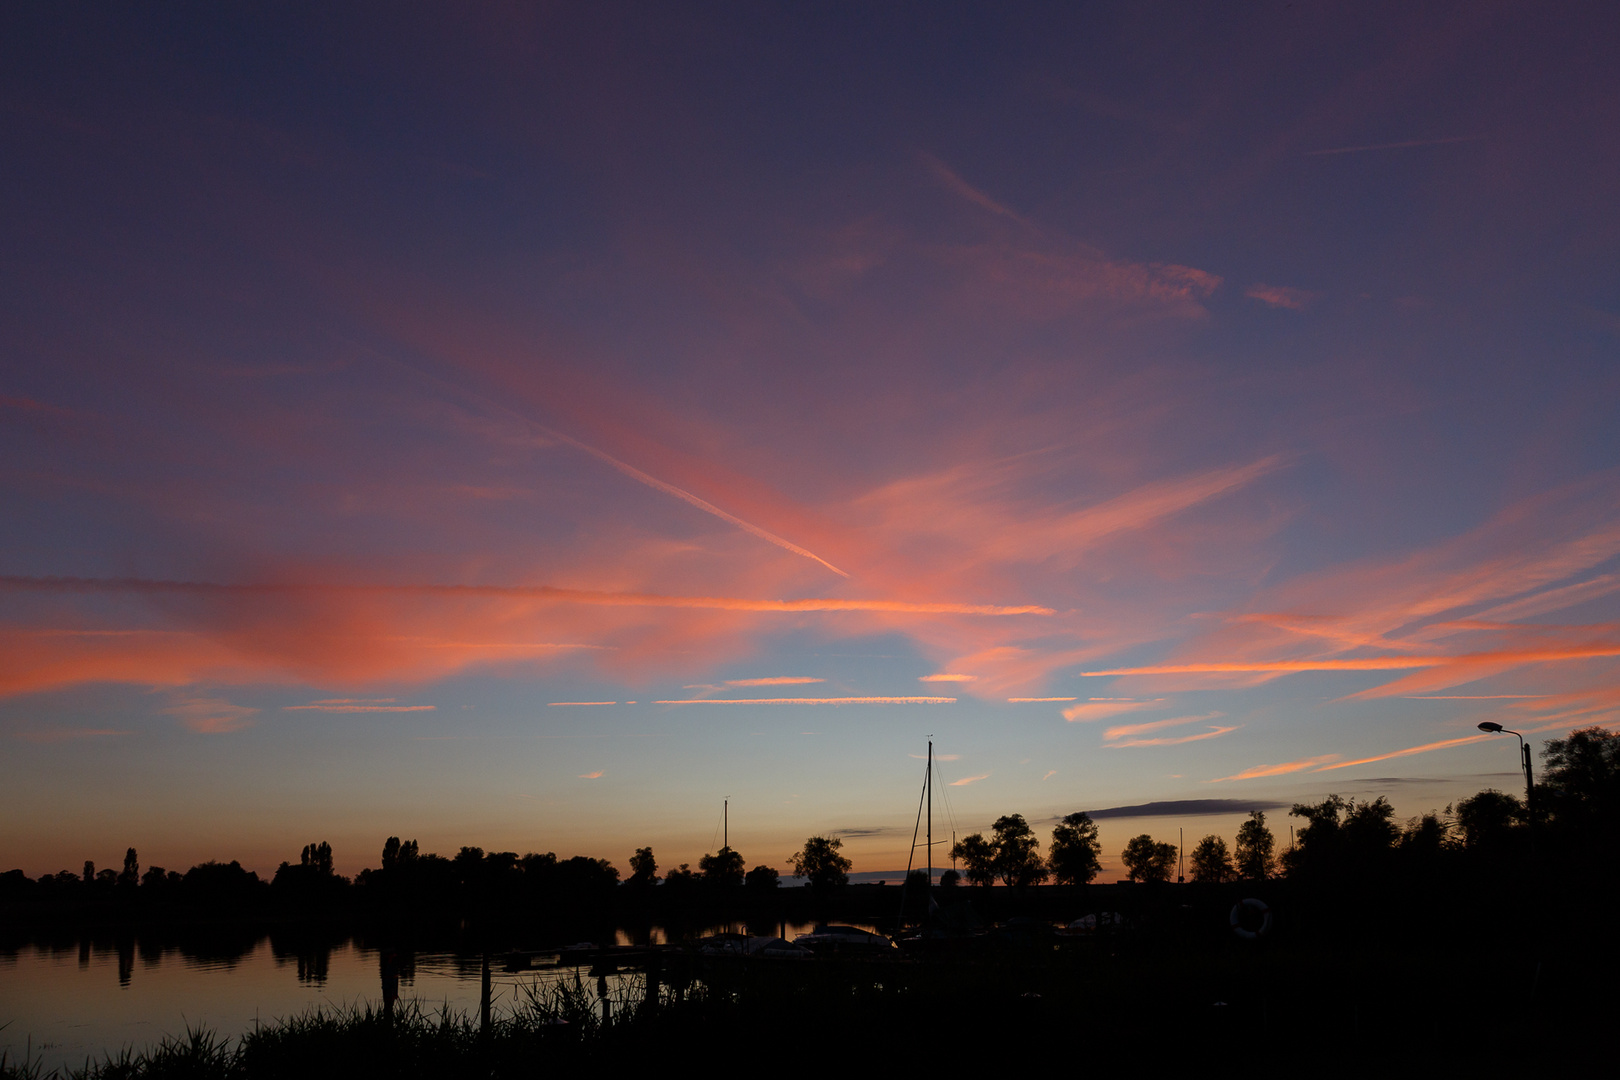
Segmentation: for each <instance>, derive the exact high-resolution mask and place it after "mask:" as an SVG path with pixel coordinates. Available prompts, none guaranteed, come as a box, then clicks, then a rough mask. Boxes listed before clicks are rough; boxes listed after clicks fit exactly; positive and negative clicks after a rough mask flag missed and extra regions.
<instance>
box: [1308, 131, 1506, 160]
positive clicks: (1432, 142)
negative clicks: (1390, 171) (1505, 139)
mask: <svg viewBox="0 0 1620 1080" xmlns="http://www.w3.org/2000/svg"><path fill="white" fill-rule="evenodd" d="M1484 137H1485V136H1483V135H1452V136H1448V137H1447V138H1444V139H1403V140H1401V141H1400V142H1386V143H1366V144H1364V145H1360V146H1334V147H1330V148H1328V149H1326V150H1307V151H1305V156H1306V157H1327V156H1330V155H1335V154H1363V153H1366V152H1367V151H1369V150H1407V149H1410V148H1412V147H1417V146H1447V145H1449V144H1451V143H1465V142H1478V141H1479V140H1480V139H1483V138H1484Z"/></svg>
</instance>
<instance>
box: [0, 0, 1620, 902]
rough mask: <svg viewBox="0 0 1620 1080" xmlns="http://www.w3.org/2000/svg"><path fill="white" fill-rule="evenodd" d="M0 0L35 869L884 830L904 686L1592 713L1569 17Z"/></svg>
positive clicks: (1586, 250)
mask: <svg viewBox="0 0 1620 1080" xmlns="http://www.w3.org/2000/svg"><path fill="white" fill-rule="evenodd" d="M0 19H3V20H4V26H5V32H4V33H3V34H0V51H3V53H0V54H3V56H4V60H5V62H4V64H0V72H3V74H0V133H3V136H0V137H3V138H4V139H5V142H6V144H7V146H8V153H6V154H4V155H0V180H3V182H4V185H5V190H6V191H7V192H8V197H7V198H6V200H5V201H4V203H3V210H0V213H3V214H4V229H5V232H6V235H7V236H8V240H9V242H8V251H7V257H6V258H5V259H4V260H0V275H3V285H4V289H3V290H0V342H3V344H4V349H3V351H0V505H3V506H4V508H5V509H4V512H3V513H0V744H3V745H4V747H5V753H6V758H7V761H8V764H9V769H8V772H9V773H10V774H11V777H12V779H11V780H9V781H8V783H7V784H6V785H5V789H4V791H3V792H0V811H3V813H0V821H3V824H0V864H4V866H5V867H10V866H13V865H17V866H22V867H23V868H25V869H26V870H28V872H30V873H31V874H38V873H44V872H47V871H53V870H56V869H59V868H62V867H69V868H77V866H78V865H79V864H80V863H81V862H82V861H83V859H85V858H92V859H95V860H96V861H97V862H98V864H110V863H112V862H116V861H117V860H118V859H119V858H121V856H122V853H123V850H124V848H125V847H126V846H128V845H134V846H136V847H137V848H138V849H139V850H140V852H141V855H142V861H143V863H146V864H154V863H155V864H160V865H165V866H170V867H183V866H187V865H190V864H191V863H193V862H196V861H200V860H202V859H206V858H226V859H229V858H239V859H241V860H242V861H243V862H244V863H245V864H247V865H250V866H254V867H256V868H258V869H260V870H261V871H267V870H271V869H273V868H274V865H275V864H276V862H279V861H280V860H281V859H284V858H290V857H292V856H293V855H294V854H296V852H297V851H298V849H299V848H300V847H301V846H302V845H303V844H304V843H308V842H310V841H311V840H318V839H328V840H330V841H331V842H332V843H333V845H334V848H335V850H336V852H337V861H338V865H339V869H340V870H343V871H344V872H350V873H352V872H354V871H355V870H357V869H359V868H360V867H362V866H366V865H371V864H373V863H374V862H375V861H376V859H377V853H378V852H379V851H380V847H381V842H382V839H383V838H384V837H386V836H388V835H400V836H405V837H412V836H414V837H416V838H417V839H418V840H419V842H420V843H421V845H422V847H423V849H424V850H439V851H448V850H453V849H454V848H455V847H457V846H459V845H461V844H476V845H479V846H482V847H485V848H486V849H491V850H503V849H512V850H517V851H519V852H523V851H528V850H541V851H544V850H554V851H556V852H558V853H559V854H562V855H569V854H589V855H593V856H600V857H606V858H611V859H613V860H615V861H616V862H618V863H619V864H620V865H624V864H625V862H626V860H627V859H628V856H629V854H630V853H631V851H633V850H634V848H636V847H638V846H641V845H643V844H651V845H652V846H653V847H654V849H655V851H656V852H657V854H658V857H659V861H660V862H661V863H664V864H669V865H673V864H675V863H679V862H693V863H695V862H696V860H697V858H698V857H699V856H700V855H701V854H703V853H704V852H705V851H709V850H713V849H714V847H715V846H717V841H715V839H714V837H713V833H714V826H715V824H716V823H717V821H718V816H719V807H720V803H721V800H722V799H723V798H726V797H728V796H729V797H730V798H731V800H732V803H731V805H732V809H733V816H732V819H733V829H732V839H733V845H734V846H735V847H737V848H738V849H739V850H740V851H742V853H743V854H744V856H745V858H747V860H748V861H749V863H750V865H753V864H754V863H756V862H760V863H766V864H770V865H776V866H778V867H782V868H785V866H786V858H787V856H788V855H789V854H791V852H792V851H794V850H795V848H796V846H797V844H798V843H799V842H800V841H801V840H802V839H803V838H804V837H805V836H807V835H812V834H819V833H842V834H844V835H846V836H847V850H848V851H849V852H850V853H851V854H852V855H853V856H854V858H855V861H856V868H857V869H858V870H872V871H888V870H890V869H893V868H895V867H902V866H904V864H905V855H906V848H907V845H908V843H909V836H910V830H911V823H912V817H913V815H914V813H915V805H916V804H915V799H916V789H917V783H918V781H919V780H920V764H919V762H918V761H917V759H916V757H915V755H918V754H921V753H922V752H923V749H924V747H925V745H926V741H927V739H928V738H929V736H930V735H932V736H933V737H934V738H935V740H936V747H937V748H938V750H939V751H940V753H941V754H944V755H948V758H947V760H944V761H942V762H941V769H942V774H941V791H942V795H948V796H949V800H950V801H949V808H948V812H947V820H948V821H951V822H954V823H955V824H956V825H957V827H958V828H959V829H961V830H962V831H972V830H976V829H985V828H987V827H988V826H989V824H990V822H991V821H992V820H993V819H994V818H995V817H997V816H999V815H1001V814H1005V813H1012V812H1019V813H1023V814H1024V815H1025V816H1026V817H1028V818H1029V819H1030V820H1031V821H1039V822H1050V821H1051V820H1052V819H1054V818H1055V817H1056V816H1058V815H1061V814H1063V813H1067V812H1069V811H1071V810H1075V809H1082V808H1090V809H1095V808H1104V807H1115V806H1131V805H1138V804H1144V803H1150V802H1162V801H1172V800H1191V799H1208V798H1231V799H1236V800H1249V801H1253V802H1258V803H1265V804H1268V805H1274V804H1285V805H1286V804H1289V803H1292V802H1294V801H1300V800H1306V799H1316V798H1321V797H1322V796H1324V795H1326V794H1328V793H1331V792H1338V793H1341V794H1345V795H1351V794H1357V795H1360V796H1362V797H1375V796H1376V795H1380V794H1382V795H1387V796H1388V797H1389V798H1390V799H1391V801H1392V802H1393V803H1394V804H1395V806H1396V808H1397V812H1398V813H1399V814H1400V815H1401V816H1402V817H1406V816H1410V815H1415V814H1419V813H1422V812H1425V811H1428V810H1430V809H1437V808H1440V807H1443V806H1444V805H1445V804H1447V803H1448V802H1451V801H1454V800H1455V799H1456V798H1459V797H1461V796H1464V795H1467V794H1470V793H1471V792H1473V791H1475V790H1478V789H1479V788H1480V787H1484V786H1495V787H1500V788H1504V789H1508V790H1513V789H1515V788H1516V785H1517V782H1518V781H1517V776H1516V774H1515V773H1514V772H1513V771H1512V770H1513V767H1514V765H1515V763H1516V762H1515V758H1514V747H1515V745H1516V744H1512V740H1511V739H1509V738H1508V737H1505V736H1504V737H1496V738H1487V737H1484V736H1481V735H1480V733H1479V732H1478V731H1477V730H1476V725H1477V723H1478V722H1479V721H1481V720H1485V719H1489V720H1495V721H1498V722H1501V723H1504V724H1505V725H1507V726H1508V727H1513V728H1516V729H1518V730H1522V731H1524V732H1525V733H1526V734H1527V736H1529V737H1530V738H1532V739H1533V740H1535V741H1536V742H1537V743H1539V742H1540V741H1541V740H1544V739H1546V738H1552V737H1557V736H1559V735H1562V734H1564V733H1566V732H1567V731H1569V730H1571V729H1572V728H1576V727H1583V726H1591V725H1593V724H1612V723H1613V722H1614V720H1613V717H1614V713H1615V711H1616V710H1617V709H1620V682H1617V674H1620V659H1617V658H1620V454H1617V449H1620V437H1617V436H1620V417H1617V408H1620V404H1617V403H1620V393H1617V390H1620V366H1617V363H1616V356H1617V351H1620V276H1617V274H1616V252H1617V239H1620V209H1617V208H1616V203H1615V200H1614V199H1613V192H1614V191H1615V190H1616V189H1617V187H1620V115H1617V112H1620V106H1617V105H1616V102H1620V92H1617V91H1620V86H1617V85H1616V83H1617V81H1620V74H1617V73H1616V71H1615V70H1614V66H1613V65H1612V64H1610V63H1608V62H1607V59H1606V54H1605V53H1604V51H1603V47H1604V45H1605V43H1606V42H1607V41H1609V40H1612V39H1613V35H1614V32H1615V30H1616V29H1617V26H1616V23H1617V16H1616V15H1615V14H1614V13H1612V12H1609V11H1607V10H1605V9H1602V8H1600V7H1591V8H1582V9H1573V10H1566V11H1559V12H1552V13H1549V12H1548V11H1547V10H1546V9H1545V8H1543V7H1540V6H1536V5H1528V4H1501V5H1490V6H1485V5H1458V6H1454V7H1450V8H1447V7H1441V6H1435V7H1424V8H1420V9H1412V8H1410V6H1409V5H1400V4H1369V5H1354V6H1341V7H1316V6H1302V5H1293V4H1286V3H1276V4H1257V5H1253V6H1251V7H1247V8H1245V9H1243V10H1241V11H1234V10H1231V9H1230V8H1229V7H1227V6H1224V5H1216V4H1207V5H1201V4H1192V5H1188V4H1164V5H1156V4H1095V5H1040V4H1031V5H1018V6H989V5H976V4H961V5H938V4H930V5H926V6H925V5H906V4H894V5H882V6H876V5H873V6H829V7H824V8H816V9H804V8H795V7H792V6H786V5H772V4H757V5H736V6H730V5H716V6H712V7H706V8H703V9H701V10H699V11H695V12H694V11H677V10H675V9H672V8H666V7H661V6H658V5H633V4H624V5H600V6H590V7H584V6H580V7H568V6H539V7H533V8H530V7H526V6H516V7H505V6H493V7H489V8H484V9H480V10H477V11H475V12H467V11H462V10H456V9H453V8H448V7H444V8H434V7H422V8H415V9H412V10H410V11H408V12H406V11H401V10H399V9H397V8H392V7H371V8H367V7H357V8H352V9H345V10H343V11H324V12H310V11H289V10H281V9H272V8H265V9H241V10H232V11H221V10H218V9H214V8H208V7H195V8H187V7H179V8H174V9H169V10H167V11H164V12H154V11H141V10H133V9H115V8H109V7H98V6H82V7H68V6H53V7H51V8H49V9H47V8H29V9H19V10H14V11H10V12H7V13H6V14H5V15H4V16H0ZM1017 699H1044V700H1017ZM728 701H731V702H755V703H754V704H744V703H734V704H727V703H726V702H728ZM589 702H611V703H612V704H568V703H589ZM632 702H633V703H634V704H631V703H632ZM1240 818H1241V815H1227V816H1223V817H1219V818H1197V819H1192V818H1189V819H1187V821H1186V822H1185V823H1183V822H1181V821H1179V820H1177V819H1173V818H1169V817H1151V818H1141V819H1135V820H1132V819H1118V818H1111V819H1107V820H1105V821H1104V823H1103V826H1104V829H1103V833H1104V840H1105V847H1106V848H1107V851H1108V854H1109V855H1110V857H1111V858H1115V859H1117V851H1118V848H1119V847H1120V846H1122V845H1123V842H1124V840H1125V839H1126V838H1127V837H1128V836H1129V835H1132V834H1134V833H1135V832H1140V831H1149V832H1154V833H1155V835H1158V836H1160V838H1161V839H1164V838H1168V837H1169V835H1170V834H1171V833H1173V831H1174V829H1175V828H1177V827H1180V826H1183V825H1184V827H1186V828H1188V829H1189V831H1190V830H1191V829H1193V828H1195V827H1196V828H1198V829H1200V830H1209V831H1220V832H1224V833H1225V834H1226V835H1227V836H1228V837H1229V838H1230V836H1231V834H1232V833H1233V832H1234V831H1235V828H1236V825H1237V824H1238V821H1239V820H1240ZM936 820H938V817H937V815H936ZM1271 820H1272V823H1273V825H1274V826H1276V827H1278V830H1279V832H1280V833H1282V834H1283V835H1286V825H1287V821H1286V814H1285V813H1284V812H1282V811H1274V812H1273V814H1272V819H1271ZM1042 831H1043V832H1044V831H1045V829H1043V830H1042Z"/></svg>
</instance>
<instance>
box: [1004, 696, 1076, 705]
mask: <svg viewBox="0 0 1620 1080" xmlns="http://www.w3.org/2000/svg"><path fill="white" fill-rule="evenodd" d="M1007 700H1008V701H1010V702H1013V703H1014V704H1028V703H1030V702H1034V701H1079V700H1080V699H1079V698H1072V697H1010V698H1008V699H1007Z"/></svg>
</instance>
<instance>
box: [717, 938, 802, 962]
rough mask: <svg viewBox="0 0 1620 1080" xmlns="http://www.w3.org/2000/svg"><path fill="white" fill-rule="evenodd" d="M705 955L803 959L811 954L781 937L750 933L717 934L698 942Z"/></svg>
mask: <svg viewBox="0 0 1620 1080" xmlns="http://www.w3.org/2000/svg"><path fill="white" fill-rule="evenodd" d="M698 953H699V954H701V955H703V956H758V957H763V958H765V959H767V960H803V959H805V958H806V957H809V956H810V955H811V952H810V950H809V949H807V948H805V947H804V946H803V945H795V944H793V943H792V942H790V941H784V940H783V939H782V938H779V937H761V936H754V935H749V934H715V935H713V936H712V937H706V938H704V939H703V940H702V941H700V942H699V943H698Z"/></svg>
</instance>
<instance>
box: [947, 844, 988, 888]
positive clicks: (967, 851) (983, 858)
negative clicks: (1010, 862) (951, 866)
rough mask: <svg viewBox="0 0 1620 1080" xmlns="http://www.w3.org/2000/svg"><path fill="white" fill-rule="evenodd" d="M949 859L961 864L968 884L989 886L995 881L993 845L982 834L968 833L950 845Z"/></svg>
mask: <svg viewBox="0 0 1620 1080" xmlns="http://www.w3.org/2000/svg"><path fill="white" fill-rule="evenodd" d="M950 857H951V858H952V859H955V860H957V861H959V862H961V863H962V866H963V869H964V870H965V871H966V877H967V879H968V884H970V885H990V884H992V883H993V882H994V881H995V880H996V869H995V859H996V849H995V845H993V844H992V843H990V841H988V840H986V839H985V838H984V835H983V834H982V833H969V834H968V835H966V836H964V837H962V838H961V839H960V840H958V841H957V842H956V843H955V844H953V845H951V851H950Z"/></svg>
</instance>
